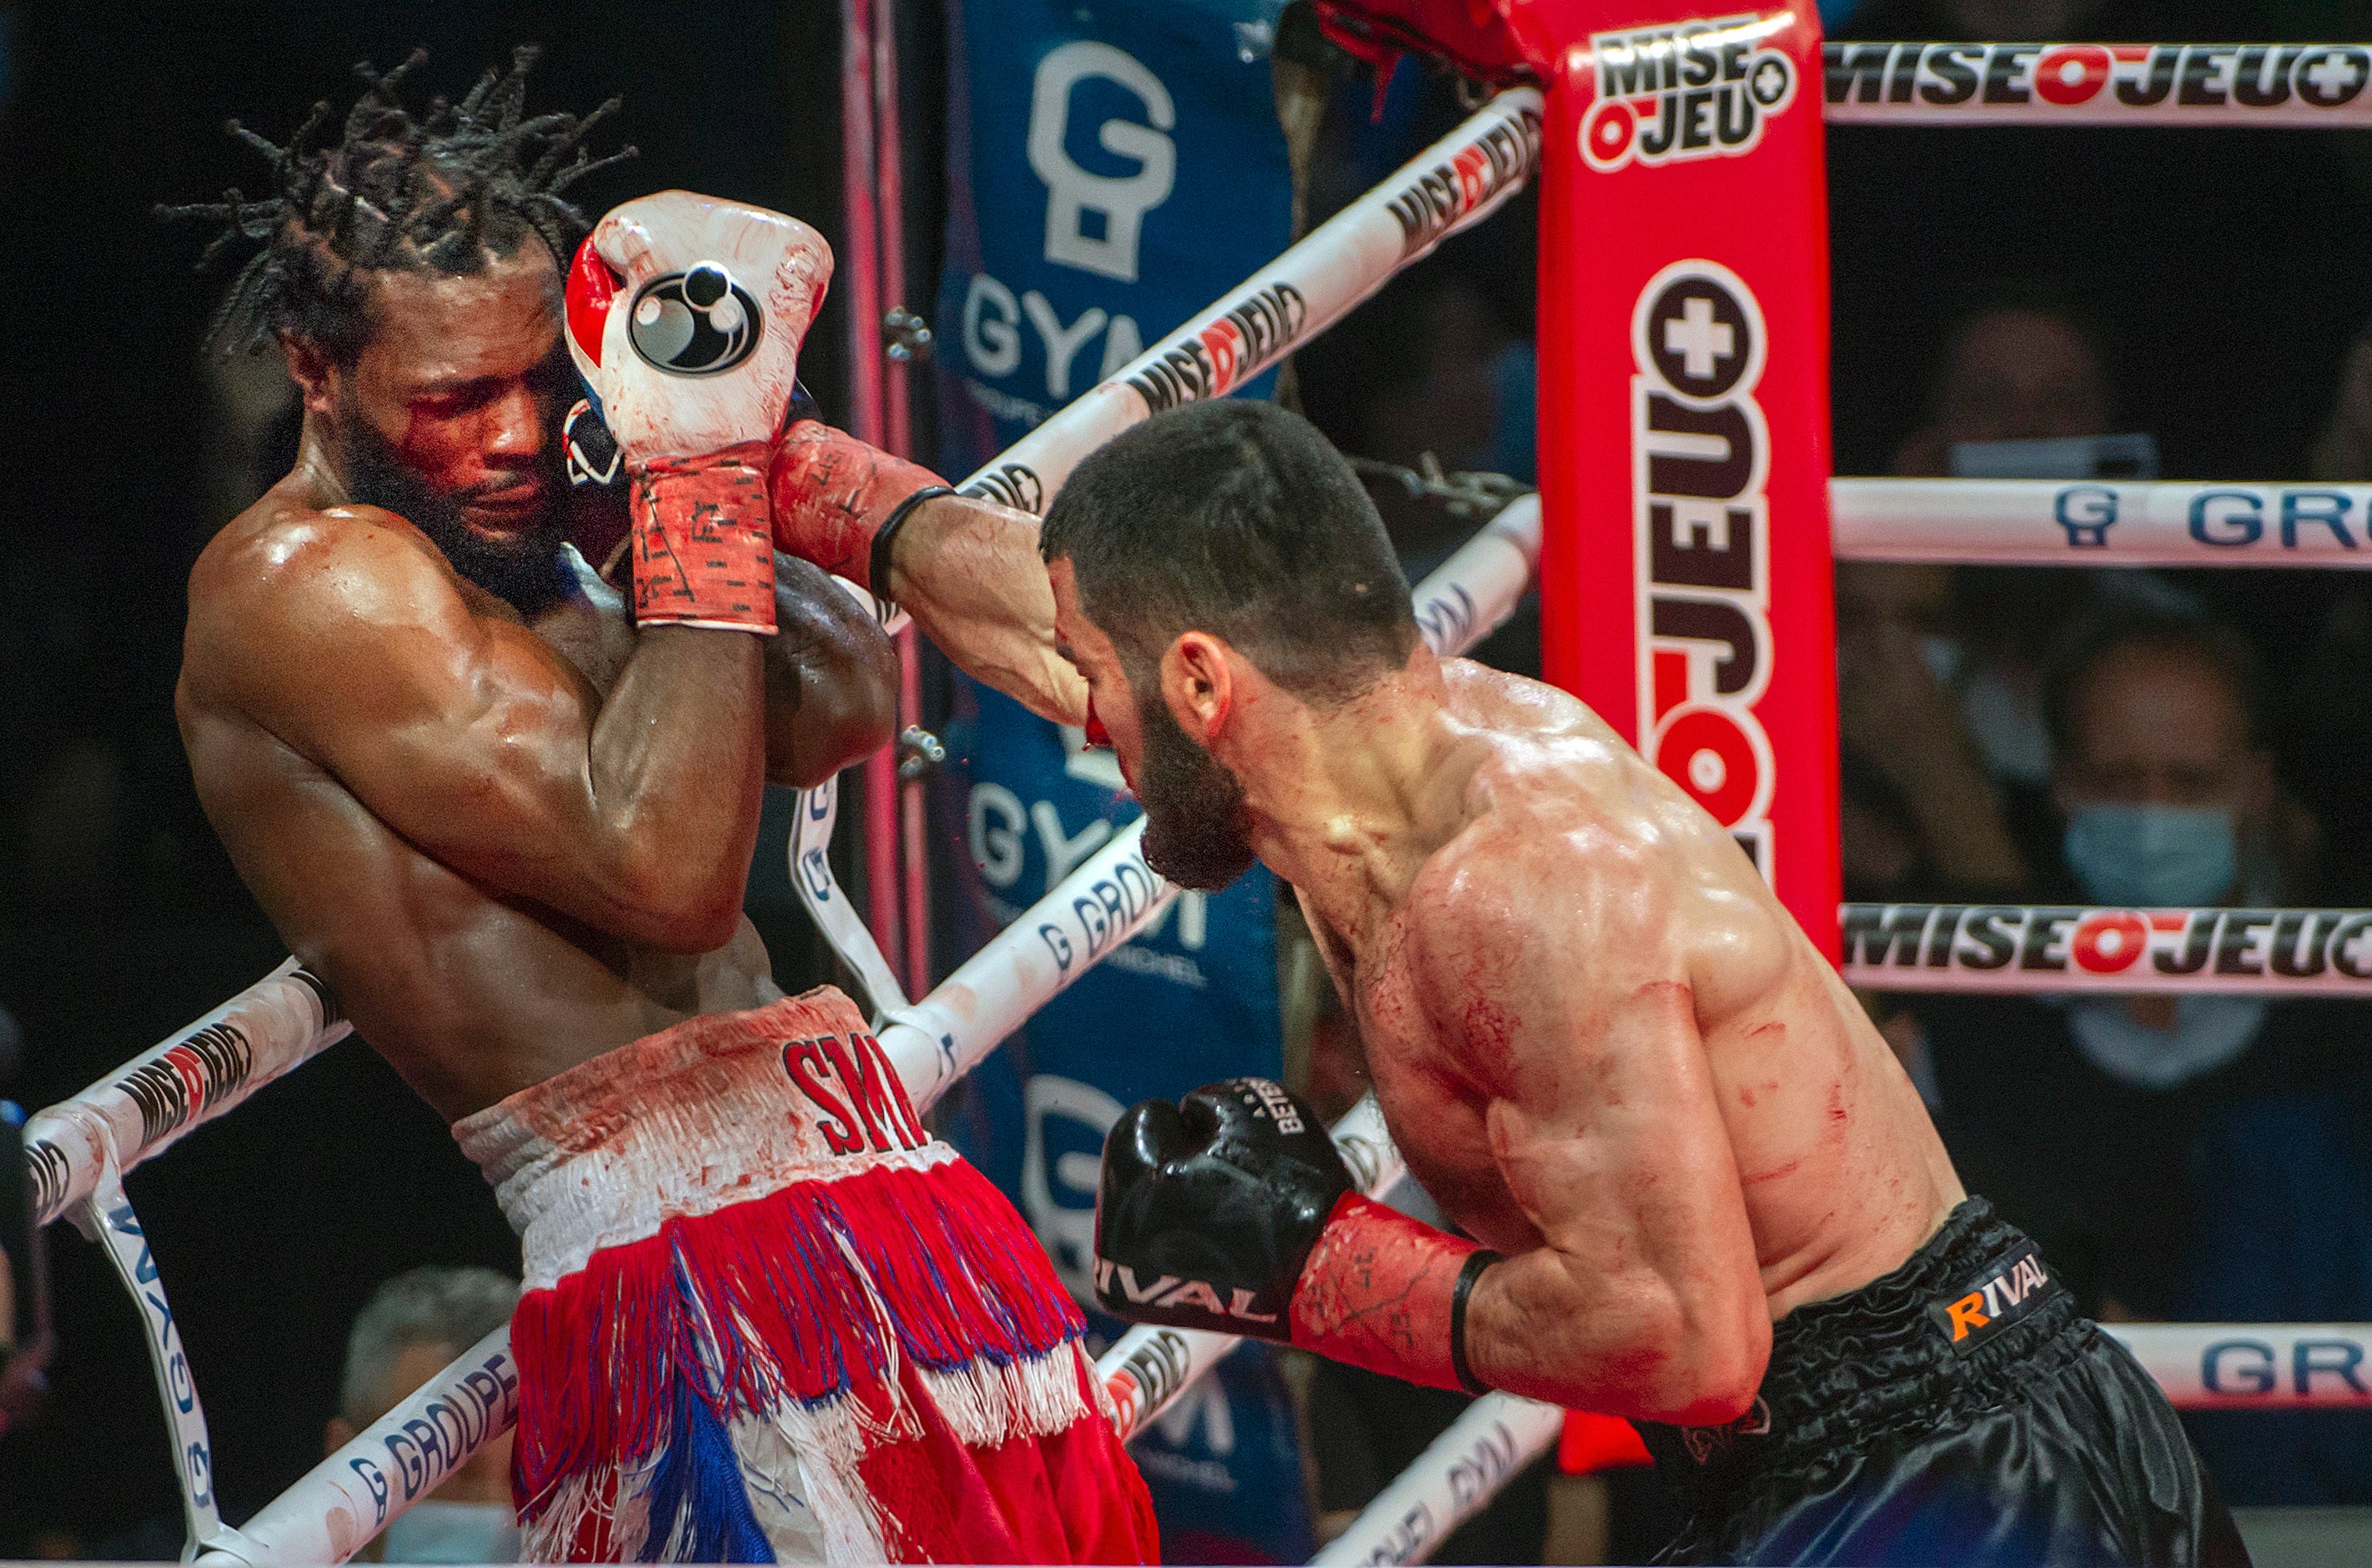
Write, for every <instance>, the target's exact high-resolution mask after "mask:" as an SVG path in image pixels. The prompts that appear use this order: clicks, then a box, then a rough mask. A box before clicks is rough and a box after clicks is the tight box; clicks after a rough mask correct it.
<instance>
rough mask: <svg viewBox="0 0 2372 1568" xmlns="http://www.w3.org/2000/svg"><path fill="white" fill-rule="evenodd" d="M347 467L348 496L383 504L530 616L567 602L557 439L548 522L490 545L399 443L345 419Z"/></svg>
mask: <svg viewBox="0 0 2372 1568" xmlns="http://www.w3.org/2000/svg"><path fill="white" fill-rule="evenodd" d="M344 435H345V441H344V447H345V450H344V453H343V459H344V460H343V463H342V465H341V466H342V467H343V470H344V478H345V482H346V494H348V495H350V496H351V497H353V499H355V501H357V502H360V503H361V504H363V505H366V506H383V507H385V508H386V509H387V510H389V511H390V512H393V513H394V514H395V515H396V516H397V517H401V518H402V519H403V520H404V521H405V522H408V523H410V524H411V525H412V526H413V528H418V529H419V530H420V531H421V532H422V533H424V534H426V535H427V536H428V542H429V543H431V544H433V545H435V546H436V548H437V549H438V550H440V551H442V552H444V555H445V559H446V560H447V561H448V562H450V563H452V565H453V570H454V571H456V572H458V573H459V574H460V575H462V576H464V577H467V578H468V579H469V580H470V581H471V582H473V583H475V584H477V585H478V586H479V587H482V588H483V589H485V590H486V591H487V592H488V593H490V594H493V595H494V597H495V598H501V599H506V600H508V601H509V602H510V604H511V605H512V606H513V607H515V608H516V609H517V610H521V611H523V612H525V613H529V614H532V613H533V612H535V611H536V610H540V609H541V608H542V607H543V606H545V605H547V604H549V603H551V602H552V600H553V599H556V598H563V597H564V596H565V595H566V594H567V592H568V588H569V582H568V574H567V572H566V571H565V570H564V567H563V566H562V564H561V559H560V547H561V544H562V543H563V542H564V540H566V539H567V538H568V530H567V528H566V526H565V525H564V523H563V522H562V521H561V510H560V506H559V498H560V497H562V496H564V495H566V494H568V475H567V473H566V472H565V471H564V470H563V469H562V468H561V467H560V464H559V461H558V458H557V454H558V452H559V446H558V441H557V435H556V433H555V436H554V439H553V440H552V442H548V443H546V445H545V447H544V450H545V453H546V458H545V459H540V460H539V463H540V466H541V467H543V468H546V469H547V470H549V471H548V472H546V473H545V474H544V475H543V476H542V477H543V481H544V494H546V495H547V496H550V497H552V501H551V502H550V503H548V504H547V505H546V509H545V512H544V516H543V518H542V520H541V521H540V522H538V523H537V524H536V525H535V527H533V528H529V529H527V530H525V531H524V532H521V533H519V534H517V535H515V536H514V537H512V538H510V539H507V540H490V539H487V538H485V537H483V535H481V534H478V533H475V532H473V531H471V528H470V527H469V525H468V524H466V523H464V522H463V521H462V520H461V510H462V506H461V500H460V497H459V496H457V495H455V494H452V493H451V492H449V491H443V490H439V489H437V488H436V487H435V486H434V485H431V484H430V483H429V482H427V481H426V480H424V479H423V478H421V477H420V470H417V469H415V468H413V466H412V465H411V464H409V463H407V462H405V461H404V460H403V459H402V457H401V455H400V454H399V453H398V452H397V451H396V449H395V447H394V446H393V445H392V444H391V443H390V442H389V441H388V440H386V439H385V438H384V437H383V436H380V435H379V433H378V431H376V430H374V429H372V428H371V427H370V425H369V424H368V423H367V422H366V421H364V420H363V419H361V418H359V417H349V418H348V419H347V420H346V421H345V432H344Z"/></svg>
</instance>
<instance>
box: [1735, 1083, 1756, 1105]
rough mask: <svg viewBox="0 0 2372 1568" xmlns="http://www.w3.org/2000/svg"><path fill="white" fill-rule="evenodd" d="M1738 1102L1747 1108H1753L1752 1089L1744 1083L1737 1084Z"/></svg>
mask: <svg viewBox="0 0 2372 1568" xmlns="http://www.w3.org/2000/svg"><path fill="white" fill-rule="evenodd" d="M1738 1104H1740V1105H1742V1106H1744V1107H1745V1108H1746V1109H1749V1110H1752V1109H1754V1091H1753V1090H1752V1089H1750V1088H1748V1087H1747V1086H1745V1085H1743V1084H1740V1085H1739V1086H1738Z"/></svg>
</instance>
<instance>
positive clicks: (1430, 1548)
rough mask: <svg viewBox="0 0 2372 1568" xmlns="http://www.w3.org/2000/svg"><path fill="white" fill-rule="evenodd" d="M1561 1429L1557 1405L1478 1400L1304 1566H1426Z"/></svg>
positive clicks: (1500, 1397)
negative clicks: (1452, 1536) (1452, 1534)
mask: <svg viewBox="0 0 2372 1568" xmlns="http://www.w3.org/2000/svg"><path fill="white" fill-rule="evenodd" d="M1563 1432H1564V1411H1562V1410H1559V1409H1558V1408H1557V1407H1556V1406H1554V1405H1544V1404H1542V1403H1541V1402H1540V1401H1539V1400H1526V1399H1519V1398H1518V1397H1517V1396H1516V1395H1514V1394H1499V1393H1492V1394H1485V1395H1483V1397H1482V1398H1481V1399H1479V1400H1475V1401H1474V1402H1473V1403H1472V1404H1471V1405H1469V1406H1467V1407H1466V1409H1465V1410H1464V1411H1460V1412H1459V1417H1458V1419H1457V1420H1456V1421H1454V1422H1451V1423H1449V1428H1448V1430H1447V1431H1446V1432H1444V1433H1443V1434H1441V1435H1440V1436H1438V1437H1436V1438H1435V1439H1434V1440H1433V1441H1432V1442H1431V1443H1429V1444H1427V1445H1425V1449H1424V1453H1422V1454H1419V1455H1418V1456H1417V1457H1416V1458H1415V1459H1414V1460H1413V1462H1411V1464H1410V1465H1409V1468H1408V1469H1404V1470H1402V1471H1401V1473H1400V1476H1399V1478H1398V1479H1397V1480H1395V1481H1393V1482H1392V1483H1391V1484H1390V1485H1389V1486H1387V1487H1386V1488H1384V1490H1383V1491H1381V1492H1379V1493H1377V1494H1376V1497H1375V1500H1374V1501H1373V1502H1371V1503H1369V1504H1367V1505H1366V1507H1365V1508H1362V1509H1360V1510H1359V1516H1358V1517H1357V1518H1355V1519H1354V1520H1352V1521H1351V1526H1350V1527H1349V1528H1348V1529H1346V1530H1344V1531H1343V1533H1342V1534H1341V1535H1339V1536H1336V1537H1335V1538H1334V1539H1332V1540H1330V1541H1328V1542H1327V1543H1326V1545H1325V1546H1324V1547H1323V1548H1321V1549H1320V1551H1319V1553H1318V1555H1317V1556H1315V1557H1313V1558H1311V1559H1310V1560H1309V1561H1310V1562H1312V1563H1313V1564H1316V1563H1385V1562H1426V1561H1428V1560H1430V1559H1431V1558H1432V1556H1433V1553H1434V1551H1435V1549H1436V1548H1437V1547H1439V1546H1440V1545H1441V1543H1442V1542H1443V1541H1444V1540H1445V1539H1448V1536H1449V1532H1450V1531H1452V1530H1454V1529H1456V1528H1457V1527H1459V1526H1460V1525H1462V1524H1464V1523H1465V1522H1466V1521H1467V1520H1469V1519H1471V1518H1472V1517H1473V1516H1475V1515H1477V1514H1479V1513H1481V1512H1482V1511H1483V1509H1484V1508H1485V1507H1487V1506H1489V1505H1490V1502H1491V1499H1493V1498H1494V1497H1496V1496H1498V1495H1499V1493H1500V1490H1501V1489H1502V1488H1504V1487H1505V1486H1506V1484H1507V1483H1508V1482H1509V1481H1513V1480H1515V1479H1516V1476H1517V1473H1518V1472H1519V1471H1521V1470H1522V1469H1524V1467H1525V1466H1527V1465H1529V1464H1530V1463H1531V1462H1532V1461H1533V1460H1534V1459H1536V1458H1540V1456H1541V1455H1542V1454H1545V1453H1547V1452H1548V1451H1549V1450H1550V1449H1551V1448H1552V1447H1554V1446H1556V1441H1557V1437H1558V1434H1561V1433H1563Z"/></svg>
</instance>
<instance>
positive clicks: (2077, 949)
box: [1843, 904, 2372, 998]
mask: <svg viewBox="0 0 2372 1568" xmlns="http://www.w3.org/2000/svg"><path fill="white" fill-rule="evenodd" d="M1843 926H1844V960H1845V961H1844V977H1845V982H1846V983H1847V984H1848V985H1859V986H1866V987H1868V988H1870V989H1872V990H1877V991H1906V992H1927V991H1952V992H1982V993H1989V994H1995V995H1999V994H2004V993H2012V994H2030V993H2064V992H2073V991H2083V992H2177V991H2189V992H2208V993H2220V994H2227V995H2229V994H2238V995H2256V996H2353V997H2357V998H2372V910H2315V909H2173V910H2129V909H2097V908H2085V907H2082V906H2080V905H2054V904H1847V905H1845V906H1844V910H1843Z"/></svg>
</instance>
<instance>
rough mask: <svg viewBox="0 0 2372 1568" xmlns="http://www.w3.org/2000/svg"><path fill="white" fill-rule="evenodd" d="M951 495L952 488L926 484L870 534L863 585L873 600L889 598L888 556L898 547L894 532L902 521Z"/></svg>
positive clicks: (953, 491) (902, 524)
mask: <svg viewBox="0 0 2372 1568" xmlns="http://www.w3.org/2000/svg"><path fill="white" fill-rule="evenodd" d="M953 494H955V487H954V486H953V485H948V484H926V485H924V486H923V488H922V489H920V490H917V491H916V492H914V494H912V495H909V496H907V497H906V499H904V500H903V501H901V502H899V503H898V505H896V506H895V507H894V508H892V509H891V511H890V516H889V517H885V518H883V519H882V523H881V527H880V528H878V529H877V530H875V532H874V535H873V548H872V550H871V551H870V552H868V554H867V561H868V563H869V564H868V570H869V571H870V573H871V575H872V580H871V581H870V582H869V583H867V584H866V587H868V588H870V589H871V590H872V592H873V597H874V598H878V599H881V600H884V601H887V600H888V599H889V598H890V552H891V551H893V550H895V549H896V548H897V546H898V530H899V529H901V528H904V527H905V526H906V519H907V518H909V517H913V515H914V514H915V513H916V512H917V511H920V510H921V509H922V505H923V503H924V502H925V501H936V500H937V499H938V498H939V497H940V496H942V495H953Z"/></svg>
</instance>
